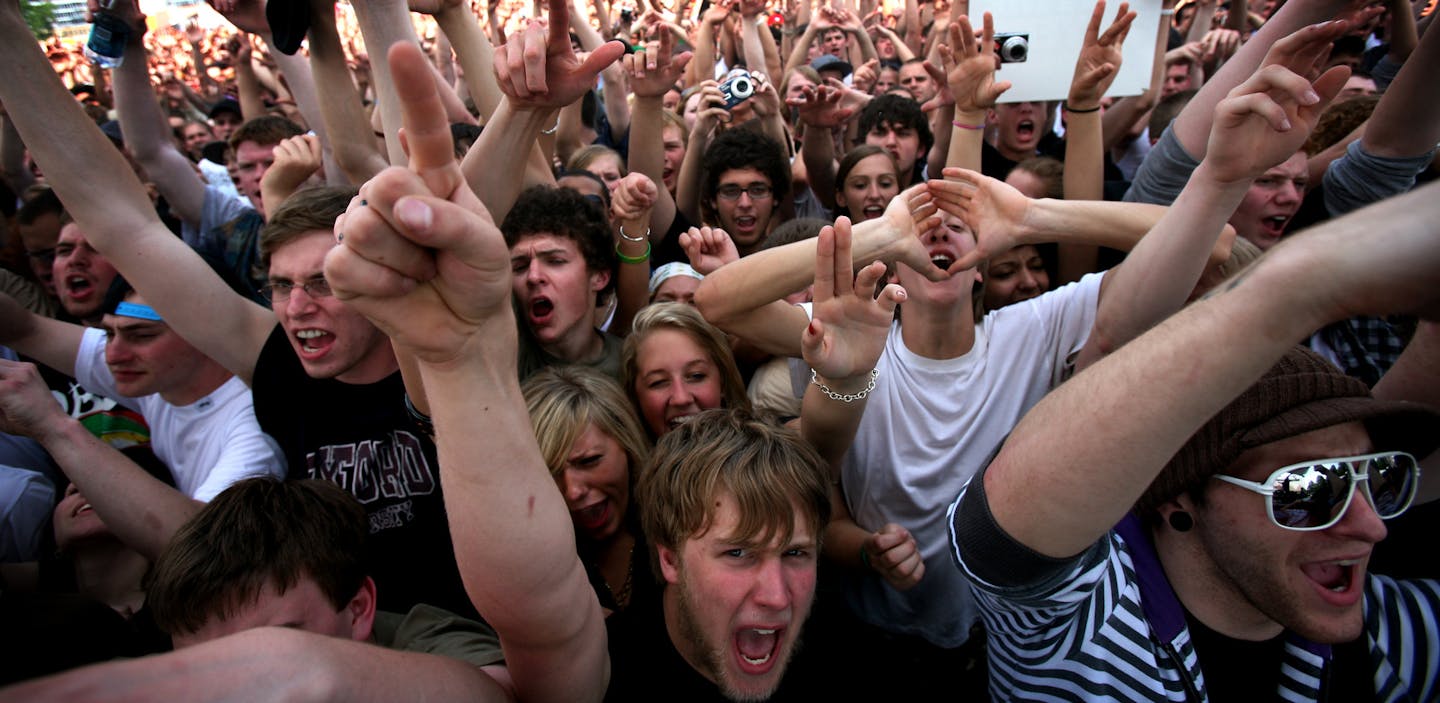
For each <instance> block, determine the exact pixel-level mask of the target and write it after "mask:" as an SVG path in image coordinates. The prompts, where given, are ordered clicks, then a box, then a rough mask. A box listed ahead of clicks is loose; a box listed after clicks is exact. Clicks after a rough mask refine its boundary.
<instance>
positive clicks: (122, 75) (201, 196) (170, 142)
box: [114, 0, 205, 227]
mask: <svg viewBox="0 0 1440 703" xmlns="http://www.w3.org/2000/svg"><path fill="white" fill-rule="evenodd" d="M115 8H116V11H117V12H118V13H119V14H120V15H121V16H122V17H123V18H124V21H125V22H126V23H127V24H129V25H130V26H131V27H132V28H133V30H134V31H131V32H130V41H129V43H128V44H126V46H125V52H126V53H127V54H129V55H130V56H131V57H133V58H140V57H143V56H145V19H144V17H143V16H142V15H140V11H139V8H138V7H137V6H136V4H135V2H134V0H124V1H123V2H117V3H116V4H115ZM114 84H115V85H114V90H115V111H116V112H117V113H119V115H120V129H121V131H122V132H124V134H125V148H127V149H129V150H130V155H131V156H133V157H135V161H136V162H137V163H139V164H140V166H141V167H142V168H144V169H145V173H146V175H148V176H149V177H150V180H151V181H152V182H154V183H155V187H156V188H157V189H158V190H159V191H160V195H162V196H164V198H165V201H166V202H168V203H169V204H170V209H171V211H172V212H174V213H175V214H176V215H178V216H179V217H180V219H182V220H184V221H185V222H188V223H190V225H191V226H194V227H199V226H200V213H201V211H202V210H203V209H204V207H205V181H204V180H202V179H201V178H200V174H199V173H198V172H196V170H195V168H194V167H193V166H191V165H190V160H189V159H187V158H185V155H184V154H182V153H180V150H179V149H178V148H177V147H176V146H175V140H174V138H172V137H171V135H170V125H169V124H167V123H166V121H165V115H164V114H163V113H161V112H160V105H159V103H157V102H156V101H155V90H154V88H153V87H151V85H150V70H149V66H147V64H146V62H145V61H139V60H137V61H126V62H124V63H122V64H120V66H119V67H118V68H116V69H115V70H114Z"/></svg>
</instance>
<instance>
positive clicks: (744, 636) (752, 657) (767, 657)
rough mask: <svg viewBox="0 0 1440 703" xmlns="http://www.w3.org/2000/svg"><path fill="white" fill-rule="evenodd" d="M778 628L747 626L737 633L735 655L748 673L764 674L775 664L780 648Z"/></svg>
mask: <svg viewBox="0 0 1440 703" xmlns="http://www.w3.org/2000/svg"><path fill="white" fill-rule="evenodd" d="M780 632H781V631H780V630H779V629H778V628H745V629H742V630H739V631H737V632H736V633H735V637H734V640H735V655H736V656H737V657H738V658H739V660H740V669H741V670H742V671H744V672H745V673H747V674H755V675H758V674H764V673H766V672H767V671H769V670H770V669H771V668H772V667H774V666H775V659H776V657H775V655H776V654H777V653H778V652H779V650H780Z"/></svg>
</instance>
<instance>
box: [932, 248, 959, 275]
mask: <svg viewBox="0 0 1440 703" xmlns="http://www.w3.org/2000/svg"><path fill="white" fill-rule="evenodd" d="M930 263H932V264H935V266H936V267H938V268H939V269H940V270H942V271H949V270H950V265H951V264H953V263H955V255H954V254H951V253H950V252H948V251H944V250H938V249H937V250H935V251H932V252H930Z"/></svg>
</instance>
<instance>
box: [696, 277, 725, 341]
mask: <svg viewBox="0 0 1440 703" xmlns="http://www.w3.org/2000/svg"><path fill="white" fill-rule="evenodd" d="M711 275H712V276H713V275H714V274H711ZM723 300H724V295H723V292H722V291H720V290H719V287H718V286H716V285H715V284H714V279H712V278H710V277H708V276H707V277H706V280H704V281H701V282H700V287H699V288H698V289H696V291H695V307H696V309H698V310H699V311H700V316H701V317H704V318H705V320H706V321H707V322H709V323H710V324H712V325H715V326H716V327H719V328H720V329H722V330H723V329H726V327H727V325H729V323H730V322H731V315H730V313H731V311H730V310H729V309H728V308H726V306H725V304H724V302H723Z"/></svg>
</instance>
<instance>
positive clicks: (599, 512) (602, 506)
mask: <svg viewBox="0 0 1440 703" xmlns="http://www.w3.org/2000/svg"><path fill="white" fill-rule="evenodd" d="M573 514H574V516H575V524H577V525H579V526H580V529H582V530H594V529H597V528H600V527H603V526H604V525H605V523H607V522H609V521H610V501H608V500H602V501H600V502H598V503H596V504H594V505H591V506H588V507H584V508H581V509H579V510H576V511H575V512H574V513H573Z"/></svg>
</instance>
